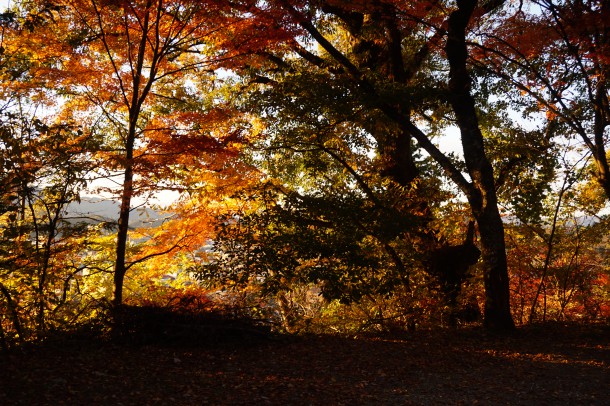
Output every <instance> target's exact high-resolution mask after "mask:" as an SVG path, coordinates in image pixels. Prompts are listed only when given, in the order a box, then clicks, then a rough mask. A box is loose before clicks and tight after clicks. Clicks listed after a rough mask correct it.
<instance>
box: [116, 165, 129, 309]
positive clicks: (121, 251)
mask: <svg viewBox="0 0 610 406" xmlns="http://www.w3.org/2000/svg"><path fill="white" fill-rule="evenodd" d="M129 155H130V154H129ZM132 194H133V169H132V167H131V158H128V164H127V167H126V168H125V179H124V181H123V193H122V195H121V209H120V212H119V224H118V226H119V229H118V231H117V244H116V260H115V265H114V292H113V298H112V303H113V305H114V306H115V307H117V308H118V307H120V306H121V305H122V304H123V281H124V279H125V273H126V272H127V266H126V264H125V260H126V252H127V237H128V232H129V214H130V212H131V196H132Z"/></svg>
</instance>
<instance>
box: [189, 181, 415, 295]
mask: <svg viewBox="0 0 610 406" xmlns="http://www.w3.org/2000/svg"><path fill="white" fill-rule="evenodd" d="M249 198H250V199H257V200H258V202H259V205H260V206H259V207H258V209H257V210H253V211H252V212H248V213H245V212H241V213H232V214H229V215H227V216H225V217H224V218H222V219H221V223H220V225H219V228H218V232H217V236H216V237H215V239H214V248H213V252H212V258H213V259H212V260H211V262H210V263H209V264H207V265H204V266H202V267H201V269H200V273H199V277H200V278H201V279H202V280H207V281H209V282H211V283H217V284H219V285H220V286H235V287H241V288H243V287H245V286H247V285H248V284H256V285H260V286H261V287H262V293H263V294H264V295H274V294H277V293H279V292H285V291H290V290H291V288H292V287H293V286H298V285H299V284H302V285H307V284H312V283H313V284H316V285H318V286H319V287H320V293H321V294H322V295H323V296H324V297H325V298H326V299H328V300H331V299H338V300H340V301H341V302H346V303H348V302H353V301H358V300H360V299H361V298H362V297H363V296H365V295H371V294H372V295H377V294H380V295H389V294H391V292H392V291H393V289H394V287H396V286H398V285H405V286H408V284H409V282H408V281H409V275H408V269H411V268H412V267H414V266H415V264H416V260H417V259H418V256H419V254H418V253H417V252H416V251H415V250H413V249H412V248H411V247H408V246H407V245H406V242H407V241H408V235H407V233H408V230H411V231H412V232H414V233H415V232H416V231H417V230H418V227H419V223H420V221H421V220H420V219H418V218H417V217H416V216H414V215H405V214H401V213H400V212H398V211H396V210H392V209H387V210H378V209H376V208H374V207H372V206H371V204H370V202H369V201H367V200H366V199H363V198H358V197H357V196H354V195H344V196H340V195H335V196H323V195H321V194H313V195H300V194H298V193H296V192H294V191H287V192H284V191H282V190H281V188H277V187H275V186H273V184H271V183H267V184H264V185H262V186H261V187H260V188H258V189H257V190H256V194H255V195H250V196H249Z"/></svg>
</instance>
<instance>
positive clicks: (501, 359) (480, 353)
mask: <svg viewBox="0 0 610 406" xmlns="http://www.w3.org/2000/svg"><path fill="white" fill-rule="evenodd" d="M2 357H4V358H2ZM0 362H1V367H0V405H27V406H31V405H205V404H210V405H435V404H436V405H459V404H469V405H470V404H481V405H537V406H538V405H610V327H609V326H600V325H594V326H591V325H589V326H582V325H551V326H537V327H527V328H521V329H519V330H518V331H517V332H515V333H512V334H510V335H496V334H492V333H489V332H486V331H484V330H481V329H478V328H476V329H468V330H437V331H420V332H417V333H413V334H408V335H407V334H405V335H404V336H402V337H400V338H397V337H385V338H382V337H368V338H358V339H354V338H339V337H328V336H325V337H319V336H317V337H258V336H251V337H249V336H248V335H243V337H237V338H236V337H232V339H230V340H224V339H219V340H217V341H215V342H214V341H210V340H204V341H202V342H201V343H199V344H197V343H195V344H193V343H192V342H190V343H188V345H187V344H180V343H171V344H162V343H152V344H150V343H149V344H146V343H139V344H137V345H135V344H133V343H130V344H125V343H117V342H112V341H98V340H84V339H82V338H81V339H70V340H65V341H54V342H52V343H49V344H46V345H44V346H41V347H36V348H30V349H28V350H25V351H19V352H15V353H11V354H8V355H4V356H2V355H1V354H0Z"/></svg>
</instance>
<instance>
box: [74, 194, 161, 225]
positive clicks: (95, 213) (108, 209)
mask: <svg viewBox="0 0 610 406" xmlns="http://www.w3.org/2000/svg"><path fill="white" fill-rule="evenodd" d="M166 217H167V216H163V215H162V213H161V212H158V211H157V210H154V209H152V208H150V207H147V206H142V207H138V208H136V209H133V210H132V212H131V218H130V226H131V227H153V226H157V225H159V224H160V223H161V221H162V220H163V218H166ZM67 218H68V219H69V220H71V221H75V222H76V221H82V222H86V223H98V222H116V221H117V220H118V218H119V202H118V201H116V200H110V199H101V198H99V197H87V196H85V197H82V198H81V201H80V203H77V202H74V203H71V204H70V205H69V206H68V214H67Z"/></svg>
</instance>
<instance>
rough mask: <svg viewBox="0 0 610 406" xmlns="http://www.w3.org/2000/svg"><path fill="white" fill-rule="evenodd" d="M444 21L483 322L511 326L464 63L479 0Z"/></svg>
mask: <svg viewBox="0 0 610 406" xmlns="http://www.w3.org/2000/svg"><path fill="white" fill-rule="evenodd" d="M457 3H458V9H457V10H456V11H454V12H453V13H451V16H450V17H449V21H448V38H447V44H446V46H445V51H446V53H447V59H448V61H449V66H450V70H449V101H450V103H451V106H452V108H453V111H454V112H455V116H456V119H457V123H458V126H459V128H460V132H461V138H462V147H463V150H464V159H465V161H466V167H467V169H468V173H469V175H470V177H471V179H472V183H473V186H474V188H473V189H471V190H469V191H468V192H467V198H468V202H469V203H470V206H471V210H472V213H473V215H474V217H475V219H476V220H477V223H478V225H479V232H480V234H481V238H480V241H481V257H482V261H483V272H484V280H485V311H484V316H485V319H484V324H485V326H486V327H488V328H492V329H513V328H514V322H513V319H512V316H511V314H510V300H509V298H510V292H509V284H508V269H507V261H506V246H505V242H504V225H503V224H502V218H501V216H500V212H499V210H498V203H497V196H496V189H495V180H494V176H493V168H492V166H491V163H490V162H489V159H488V158H487V155H486V153H485V148H484V145H483V134H482V133H481V130H480V128H479V123H478V118H477V114H476V109H475V100H474V98H473V97H472V95H471V94H470V85H471V79H470V75H469V74H468V70H467V69H466V59H467V56H468V50H467V47H466V27H467V25H468V23H469V21H470V18H471V16H472V13H473V11H474V9H475V7H476V6H477V0H458V1H457Z"/></svg>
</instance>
